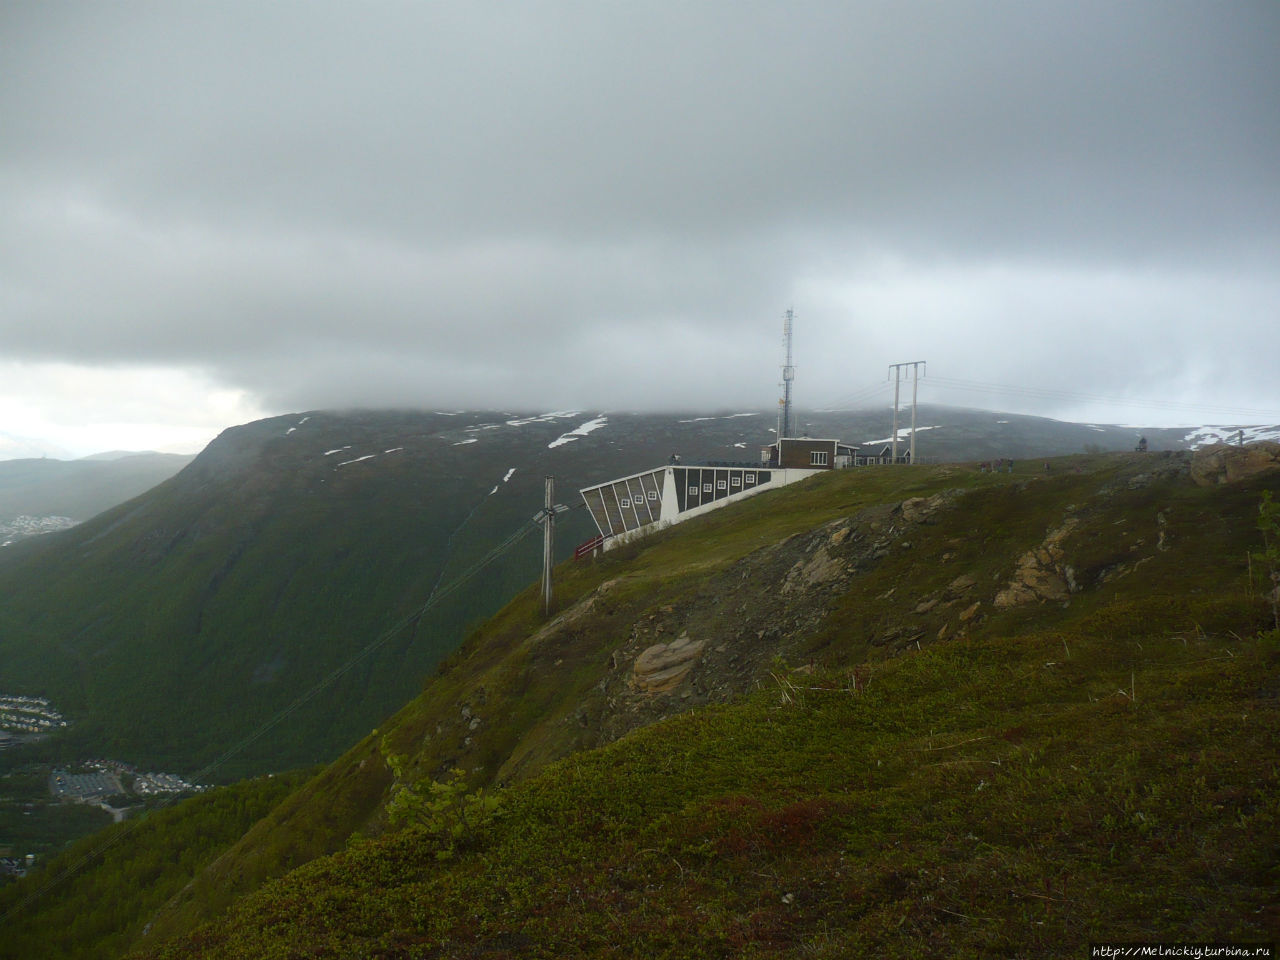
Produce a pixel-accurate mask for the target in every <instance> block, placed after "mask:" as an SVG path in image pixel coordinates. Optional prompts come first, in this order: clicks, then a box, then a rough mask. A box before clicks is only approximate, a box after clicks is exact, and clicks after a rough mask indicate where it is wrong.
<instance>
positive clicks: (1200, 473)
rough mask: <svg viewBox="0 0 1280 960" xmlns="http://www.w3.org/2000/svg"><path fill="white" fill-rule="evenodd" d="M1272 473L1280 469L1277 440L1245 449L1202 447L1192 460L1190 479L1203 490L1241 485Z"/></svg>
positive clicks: (1222, 446) (1221, 446) (1220, 446)
mask: <svg viewBox="0 0 1280 960" xmlns="http://www.w3.org/2000/svg"><path fill="white" fill-rule="evenodd" d="M1269 470H1280V443H1277V442H1275V441H1274V440H1259V441H1257V442H1256V443H1250V444H1246V445H1245V446H1243V447H1240V446H1232V445H1230V444H1226V443H1218V444H1214V445H1213V446H1211V447H1202V448H1201V449H1199V450H1197V451H1196V452H1195V455H1194V456H1193V457H1192V458H1191V479H1192V480H1194V481H1195V482H1196V484H1198V485H1199V486H1202V487H1212V486H1217V485H1218V484H1223V483H1239V482H1240V481H1241V480H1244V479H1245V478H1246V477H1252V476H1254V475H1255V474H1259V473H1265V472H1266V471H1269Z"/></svg>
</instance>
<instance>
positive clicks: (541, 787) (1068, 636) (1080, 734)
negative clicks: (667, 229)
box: [143, 455, 1280, 957]
mask: <svg viewBox="0 0 1280 960" xmlns="http://www.w3.org/2000/svg"><path fill="white" fill-rule="evenodd" d="M1268 456H1270V455H1268ZM1263 459H1264V460H1265V459H1266V458H1265V457H1264V458H1263ZM1232 463H1234V461H1232V462H1227V461H1226V460H1225V459H1220V460H1219V461H1218V462H1216V463H1214V462H1212V457H1211V456H1210V457H1202V458H1200V460H1199V461H1198V462H1197V463H1196V464H1195V466H1194V469H1193V464H1192V460H1191V458H1190V456H1189V455H1168V456H1150V455H1148V456H1138V455H1126V456H1115V455H1112V456H1094V457H1077V458H1070V459H1068V460H1062V461H1054V462H1052V463H1051V464H1050V467H1051V469H1050V471H1049V472H1048V473H1046V472H1044V470H1043V465H1041V464H1037V465H1036V469H1034V470H1032V469H1030V468H1026V469H1024V470H1023V471H1022V472H1015V473H1013V474H1012V475H1010V474H980V473H977V472H974V471H972V470H967V469H960V468H955V467H945V466H944V467H936V468H915V469H910V468H900V469H894V470H884V471H848V472H845V473H844V474H833V475H830V476H827V477H823V478H821V479H819V480H815V481H809V482H806V483H805V484H802V485H800V486H798V487H794V488H789V489H787V490H784V491H779V492H777V493H772V494H767V495H764V496H761V497H758V498H756V499H755V500H754V501H749V502H747V503H744V504H741V505H738V506H735V507H732V508H729V509H726V510H724V511H721V512H720V513H718V514H714V515H711V516H709V517H706V518H703V519H701V520H698V521H693V522H690V523H688V524H686V525H683V526H682V527H680V528H676V529H675V530H673V531H669V532H667V533H665V534H662V535H659V536H657V537H653V538H650V539H648V540H646V541H643V542H641V543H637V544H635V545H633V546H630V547H627V548H624V549H622V550H618V551H614V552H612V553H611V554H609V555H608V556H607V557H606V558H605V559H604V560H602V561H601V562H599V563H598V564H596V565H594V566H590V567H588V566H583V565H579V566H577V567H574V568H567V569H565V570H564V571H563V577H562V587H561V596H562V597H563V599H564V603H565V607H564V609H563V611H562V612H561V613H560V615H559V616H558V617H557V618H556V619H555V620H554V621H553V622H551V623H549V624H542V623H540V622H539V617H538V616H537V612H536V606H535V604H534V600H533V598H532V596H530V595H528V594H526V595H524V596H522V597H521V598H519V599H517V601H515V602H514V603H512V604H511V605H509V606H508V607H507V608H506V609H505V610H504V611H503V612H502V613H501V614H500V615H499V616H498V617H496V618H495V619H494V620H493V621H491V622H490V623H489V624H487V625H486V626H485V627H484V628H483V629H482V630H480V631H478V632H477V633H476V634H475V635H474V636H473V637H472V638H471V639H470V640H469V641H468V643H467V644H466V645H465V646H464V648H463V649H462V650H461V651H459V653H458V654H456V655H455V656H454V657H452V658H451V659H450V660H449V661H448V662H447V663H446V664H445V665H444V666H443V667H442V669H441V671H440V673H439V675H438V676H437V677H436V678H435V679H434V680H433V681H432V682H431V683H430V684H429V685H428V687H427V688H426V690H425V691H424V693H423V695H422V696H420V697H419V698H417V699H416V700H415V701H414V702H413V703H411V704H410V705H409V706H408V707H406V708H405V709H404V710H402V711H401V712H400V713H399V714H397V715H396V716H395V717H394V718H392V719H391V720H390V721H388V722H387V723H385V724H383V726H382V728H381V729H380V730H379V731H375V733H374V734H371V735H370V736H369V737H367V738H366V739H365V740H364V741H362V742H361V743H360V744H359V745H357V746H356V747H355V748H353V749H352V750H351V751H349V752H348V754H347V755H346V756H344V757H343V758H342V759H341V760H340V761H338V762H337V763H336V764H334V765H333V766H332V767H331V768H330V769H329V770H327V771H326V772H325V773H323V774H322V775H321V776H319V777H318V778H316V779H315V780H314V781H312V782H311V783H310V784H308V785H307V786H306V787H305V788H303V789H302V790H301V791H299V792H298V793H297V794H295V795H294V796H293V797H291V798H290V799H289V800H288V801H286V802H285V803H283V804H282V805H281V806H280V807H278V808H277V809H276V810H275V811H273V813H272V814H271V815H269V816H268V817H267V818H265V819H264V820H263V821H262V822H260V823H259V824H257V825H256V826H255V827H254V828H253V829H252V830H251V831H249V833H247V834H246V836H245V837H244V838H243V839H242V840H241V841H240V843H239V844H237V845H236V846H235V847H234V848H232V849H231V850H230V851H229V852H228V853H227V854H226V855H225V856H223V857H222V858H220V859H219V861H218V862H217V863H215V864H213V865H212V866H211V867H210V868H209V869H208V870H206V871H205V872H204V873H202V875H201V876H200V877H198V878H197V879H196V881H195V882H193V883H192V884H191V885H190V886H189V887H188V888H187V889H186V890H185V891H184V893H183V894H182V895H181V896H180V897H178V898H176V899H175V900H174V901H172V902H171V903H170V904H169V905H168V906H167V907H166V908H165V909H164V910H162V911H161V912H160V914H158V915H157V917H156V918H155V921H154V923H153V926H152V932H151V935H150V937H149V938H147V939H146V940H144V941H143V945H144V946H145V945H147V944H150V943H152V942H153V941H155V940H159V939H162V938H164V937H167V936H171V935H174V934H177V933H181V932H182V931H184V930H190V929H191V926H192V924H193V923H196V922H198V921H199V920H200V919H201V918H204V919H211V918H213V917H216V916H218V915H219V914H220V913H221V911H223V910H224V909H226V908H227V907H228V906H229V905H230V904H231V903H232V900H233V898H234V897H235V896H236V895H237V894H239V893H241V892H246V891H252V890H253V889H254V888H256V887H258V886H259V885H260V884H261V883H262V881H263V880H264V879H266V878H268V877H271V876H278V875H280V874H281V873H282V872H283V871H285V870H287V869H289V868H291V867H295V866H296V865H298V864H300V863H303V862H305V861H307V860H310V859H312V858H313V857H316V856H317V855H319V854H322V853H324V852H326V851H329V850H334V851H339V853H338V854H337V856H336V857H334V858H324V859H320V860H318V861H317V862H316V863H315V864H314V865H312V866H310V867H307V868H305V869H302V870H299V871H297V872H295V873H293V874H291V875H289V876H286V877H284V878H283V879H281V880H279V881H276V882H273V883H270V884H269V885H267V886H265V887H263V888H262V889H261V891H260V892H258V893H256V894H252V895H251V896H250V897H249V898H248V899H246V900H245V901H244V902H243V903H242V904H240V905H238V906H234V907H233V908H232V913H231V914H230V916H229V918H225V919H222V920H219V921H218V922H217V923H216V924H215V925H213V926H211V927H207V928H204V929H203V930H202V931H201V932H200V933H198V934H197V935H195V936H194V937H188V938H184V939H182V940H180V941H177V942H176V943H175V944H174V945H173V946H172V947H171V948H164V949H159V948H156V947H150V946H148V947H147V950H154V951H157V953H156V955H163V956H169V955H172V956H179V955H182V956H191V955H196V956H261V955H266V954H269V953H272V952H273V951H276V950H284V951H286V952H288V951H293V953H294V954H296V955H317V954H320V953H325V954H326V955H335V956H346V955H351V956H368V955H383V956H471V955H475V954H476V953H477V951H478V952H480V953H483V952H485V951H491V952H492V953H494V954H495V955H502V953H503V951H506V952H507V953H509V954H510V955H520V956H565V955H581V956H651V955H657V954H664V955H665V954H669V955H672V956H744V955H753V954H752V951H755V952H756V953H757V954H761V955H764V954H767V955H796V956H801V955H804V956H831V957H836V956H848V955H850V953H851V952H853V953H857V952H858V951H864V950H867V949H880V950H886V949H887V950H888V951H889V952H890V953H892V954H894V955H899V954H903V953H912V952H917V953H919V952H923V953H929V954H937V953H940V952H941V953H950V954H953V955H960V954H966V953H969V954H974V955H978V954H985V953H988V952H991V951H996V952H1001V951H1003V952H1006V953H1007V952H1009V951H1010V950H1018V949H1021V950H1023V951H1024V952H1025V951H1028V950H1029V951H1030V952H1033V953H1036V954H1038V955H1055V954H1056V955H1074V954H1075V953H1076V952H1077V951H1078V948H1079V946H1080V945H1081V944H1083V943H1085V942H1087V941H1088V940H1090V939H1106V938H1107V937H1116V938H1130V939H1134V938H1136V939H1161V938H1163V939H1167V938H1168V935H1171V934H1174V933H1177V934H1178V935H1179V937H1181V936H1183V935H1184V934H1185V935H1186V936H1187V937H1190V938H1192V939H1230V938H1253V939H1257V938H1259V937H1261V936H1265V935H1266V932H1267V931H1268V930H1272V929H1274V924H1275V921H1276V917H1277V914H1276V912H1275V911H1276V909H1277V905H1276V902H1275V900H1274V871H1275V870H1276V866H1277V853H1278V852H1280V851H1278V850H1277V848H1276V846H1275V841H1274V838H1275V836H1276V835H1277V831H1276V826H1277V823H1276V819H1277V815H1278V812H1280V806H1278V802H1280V799H1278V798H1280V794H1278V793H1277V788H1278V786H1280V784H1278V783H1277V778H1278V776H1280V771H1278V770H1277V767H1276V764H1275V760H1274V743H1275V742H1276V739H1277V734H1278V733H1280V730H1278V729H1277V726H1278V723H1280V717H1278V716H1277V701H1278V699H1280V687H1278V686H1277V683H1276V677H1277V675H1278V674H1277V667H1278V666H1280V656H1278V653H1277V647H1276V637H1275V634H1274V633H1271V634H1263V633H1262V631H1266V630H1267V629H1268V628H1270V627H1272V626H1273V623H1272V615H1273V613H1272V609H1271V607H1270V606H1269V604H1268V603H1267V601H1266V600H1265V599H1264V597H1263V595H1262V591H1263V587H1264V584H1263V581H1262V580H1261V578H1260V577H1258V576H1255V577H1254V579H1253V580H1252V581H1251V580H1250V571H1251V563H1250V560H1249V553H1250V551H1251V550H1257V549H1259V547H1260V546H1261V535H1260V533H1259V531H1258V528H1257V518H1258V505H1259V502H1260V498H1261V495H1262V494H1263V493H1264V492H1265V491H1268V490H1270V491H1273V492H1274V491H1278V490H1280V478H1278V477H1277V474H1276V473H1275V472H1274V471H1273V472H1270V473H1266V472H1264V473H1261V474H1258V475H1255V476H1242V475H1241V473H1242V471H1240V470H1238V469H1236V468H1235V467H1233V466H1232ZM1243 472H1244V473H1247V472H1248V471H1243ZM1197 480H1198V481H1199V482H1196V481H1197ZM1222 480H1231V481H1234V482H1231V483H1225V484H1224V483H1221V482H1220V481H1222ZM1253 572H1254V573H1255V574H1257V573H1259V572H1260V571H1258V570H1254V571H1253ZM393 757H402V758H405V759H404V760H403V761H397V763H402V764H403V765H402V766H401V775H402V777H403V779H402V780H401V781H400V782H399V784H398V786H397V785H396V784H395V783H393V773H392V770H391V765H390V763H389V761H390V759H391V758H393ZM453 768H460V769H462V770H463V771H464V772H465V776H466V777H467V781H468V783H469V784H470V785H471V787H472V788H474V787H477V786H480V785H489V786H490V787H492V786H495V785H501V786H505V789H503V790H502V791H501V792H500V794H499V797H500V803H501V806H500V808H499V813H498V814H497V815H495V816H492V817H488V818H484V819H483V823H481V824H476V823H472V824H469V825H468V826H467V827H466V828H465V829H464V828H459V829H460V830H461V833H460V834H459V836H458V837H455V838H454V840H452V841H450V840H449V838H450V836H452V833H451V829H450V821H449V820H448V817H447V816H446V817H445V819H444V821H443V822H442V820H441V818H440V816H436V817H435V818H434V819H433V818H431V817H427V818H426V819H425V820H424V821H423V822H422V823H420V824H418V825H417V826H413V827H410V828H409V829H407V830H393V831H392V832H390V833H386V834H385V835H384V834H383V830H384V828H385V827H386V826H387V822H386V819H385V813H384V809H385V804H386V802H387V799H388V797H389V796H391V795H392V794H393V793H394V792H395V791H396V790H398V789H402V788H404V787H405V786H406V785H408V784H411V783H412V782H414V781H415V780H417V779H418V778H422V777H425V778H427V780H431V779H435V780H438V781H441V782H447V781H448V779H449V774H448V771H449V770H450V769H453ZM419 789H420V790H425V788H424V787H420V788H419ZM423 795H424V796H429V795H428V794H425V793H424V794H423ZM453 826H457V823H456V822H455V823H453ZM356 831H361V832H364V833H366V834H369V835H372V836H374V837H377V839H372V840H361V841H355V842H353V841H352V840H351V838H352V836H353V834H354V833H355V832H356ZM344 848H345V850H344ZM436 852H440V853H442V854H443V855H444V859H438V858H437V857H436V855H435V854H436ZM144 952H145V951H144Z"/></svg>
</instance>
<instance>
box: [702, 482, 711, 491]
mask: <svg viewBox="0 0 1280 960" xmlns="http://www.w3.org/2000/svg"><path fill="white" fill-rule="evenodd" d="M702 492H703V493H710V492H711V484H709V483H704V484H703V485H702Z"/></svg>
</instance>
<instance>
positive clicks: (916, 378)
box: [889, 360, 925, 464]
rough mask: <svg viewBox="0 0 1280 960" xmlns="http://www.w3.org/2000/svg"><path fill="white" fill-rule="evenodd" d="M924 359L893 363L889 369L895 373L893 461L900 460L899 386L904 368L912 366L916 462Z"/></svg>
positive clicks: (912, 452)
mask: <svg viewBox="0 0 1280 960" xmlns="http://www.w3.org/2000/svg"><path fill="white" fill-rule="evenodd" d="M924 365H925V361H924V360H912V361H911V362H909V363H891V364H889V370H890V371H891V372H892V374H893V462H894V463H897V462H898V388H899V386H900V385H901V383H902V368H903V367H910V368H911V452H910V458H911V462H912V463H913V464H914V463H915V462H916V397H917V395H918V393H919V388H920V368H921V367H923V366H924Z"/></svg>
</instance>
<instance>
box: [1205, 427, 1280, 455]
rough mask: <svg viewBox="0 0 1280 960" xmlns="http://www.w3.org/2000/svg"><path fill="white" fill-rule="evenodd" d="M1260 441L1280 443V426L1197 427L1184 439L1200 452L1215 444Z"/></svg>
mask: <svg viewBox="0 0 1280 960" xmlns="http://www.w3.org/2000/svg"><path fill="white" fill-rule="evenodd" d="M1258 440H1274V441H1277V442H1280V425H1272V426H1265V425H1259V424H1255V425H1253V426H1243V425H1236V426H1205V427H1196V428H1195V429H1194V430H1191V431H1189V432H1188V433H1187V435H1186V436H1185V437H1183V438H1182V442H1183V443H1185V444H1187V445H1188V446H1189V447H1191V449H1192V450H1199V449H1200V448H1201V447H1208V446H1212V445H1213V444H1215V443H1254V442H1256V441H1258Z"/></svg>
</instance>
